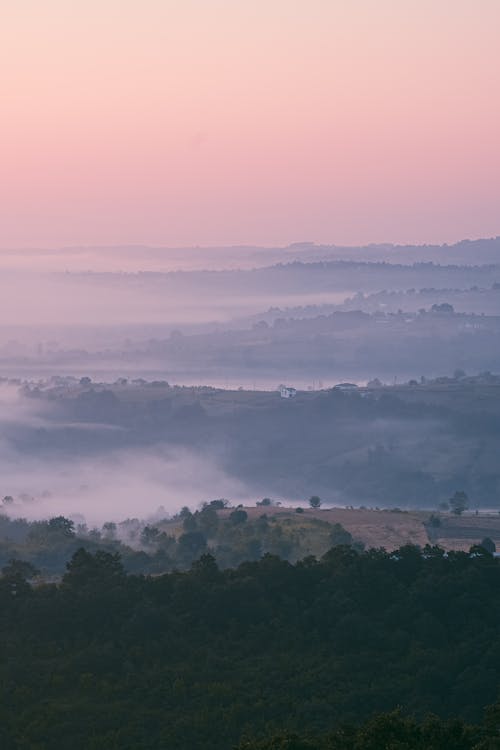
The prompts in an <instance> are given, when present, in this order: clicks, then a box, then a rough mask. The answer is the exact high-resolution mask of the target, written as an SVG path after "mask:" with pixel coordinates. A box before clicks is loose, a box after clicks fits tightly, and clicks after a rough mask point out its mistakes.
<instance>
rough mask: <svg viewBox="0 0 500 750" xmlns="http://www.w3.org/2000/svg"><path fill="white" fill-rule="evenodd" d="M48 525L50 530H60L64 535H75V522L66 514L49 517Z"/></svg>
mask: <svg viewBox="0 0 500 750" xmlns="http://www.w3.org/2000/svg"><path fill="white" fill-rule="evenodd" d="M48 527H49V530H50V531H56V532H60V533H61V534H62V535H63V536H66V537H68V538H69V537H73V536H75V524H74V522H73V521H72V520H71V519H70V518H66V517H65V516H55V517H54V518H50V519H49V523H48Z"/></svg>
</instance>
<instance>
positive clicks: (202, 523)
mask: <svg viewBox="0 0 500 750" xmlns="http://www.w3.org/2000/svg"><path fill="white" fill-rule="evenodd" d="M198 527H199V528H200V530H201V531H202V532H203V533H204V534H205V535H206V536H207V538H208V539H211V538H212V537H214V536H215V535H216V533H217V529H218V528H219V516H218V515H217V511H216V510H215V508H214V507H213V506H212V505H207V506H206V507H205V508H203V510H202V511H201V513H199V514H198Z"/></svg>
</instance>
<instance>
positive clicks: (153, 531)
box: [141, 526, 161, 547]
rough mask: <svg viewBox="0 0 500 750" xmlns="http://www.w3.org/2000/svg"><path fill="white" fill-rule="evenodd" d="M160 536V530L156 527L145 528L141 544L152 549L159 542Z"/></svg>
mask: <svg viewBox="0 0 500 750" xmlns="http://www.w3.org/2000/svg"><path fill="white" fill-rule="evenodd" d="M160 534H161V532H160V529H158V528H157V527H156V526H145V527H144V528H143V530H142V532H141V542H142V543H143V544H144V545H146V546H147V547H151V546H152V545H154V544H156V543H157V542H158V539H159V537H160Z"/></svg>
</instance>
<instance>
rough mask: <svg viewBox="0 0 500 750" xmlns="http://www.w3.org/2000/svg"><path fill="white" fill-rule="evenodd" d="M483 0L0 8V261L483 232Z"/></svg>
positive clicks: (488, 133) (488, 28)
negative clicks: (36, 255)
mask: <svg viewBox="0 0 500 750" xmlns="http://www.w3.org/2000/svg"><path fill="white" fill-rule="evenodd" d="M499 28H500V2H498V0H44V2H40V0H15V2H14V0H6V1H5V2H2V3H1V4H0V91H1V97H2V109H1V117H0V135H1V137H0V248H4V249H9V248H17V247H19V248H23V247H24V248H30V247H53V248H58V247H64V246H74V245H119V244H150V245H161V246H168V245H170V246H176V247H182V246H188V245H202V246H204V245H205V246H210V245H230V244H231V245H232V244H240V243H246V244H258V245H266V244H275V245H276V244H287V243H289V242H295V241H314V242H321V243H336V244H361V243H367V242H385V241H387V242H453V241H456V240H459V239H461V238H464V237H470V238H474V237H481V236H494V235H497V234H500V216H499V213H498V206H499V205H500V140H499V138H498V133H499V132H500V97H499V96H498V80H499V77H500V45H499V44H498V29H499Z"/></svg>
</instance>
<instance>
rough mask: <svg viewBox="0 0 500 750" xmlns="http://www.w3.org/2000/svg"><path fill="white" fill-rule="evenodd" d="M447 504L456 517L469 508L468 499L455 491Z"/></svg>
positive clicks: (465, 495)
mask: <svg viewBox="0 0 500 750" xmlns="http://www.w3.org/2000/svg"><path fill="white" fill-rule="evenodd" d="M448 502H449V504H450V508H451V512H452V513H454V514H455V515H456V516H461V515H462V513H463V512H464V510H467V508H468V507H469V498H468V497H467V494H466V493H465V492H463V491H458V490H457V492H455V494H454V495H453V497H450V499H449V501H448Z"/></svg>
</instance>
